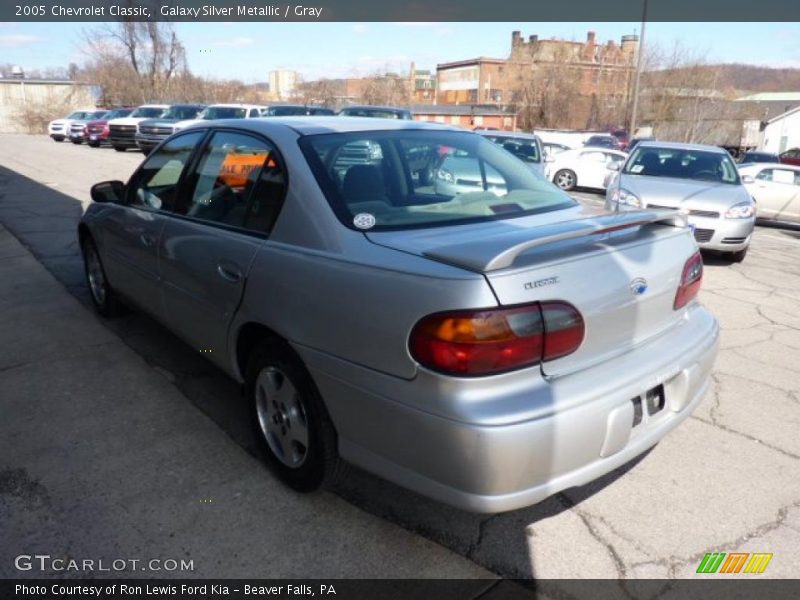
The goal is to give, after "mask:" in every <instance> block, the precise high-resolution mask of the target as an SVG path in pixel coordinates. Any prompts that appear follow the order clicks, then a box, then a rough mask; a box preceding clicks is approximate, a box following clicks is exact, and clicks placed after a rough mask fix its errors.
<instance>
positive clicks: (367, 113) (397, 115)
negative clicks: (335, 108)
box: [339, 108, 406, 119]
mask: <svg viewBox="0 0 800 600" xmlns="http://www.w3.org/2000/svg"><path fill="white" fill-rule="evenodd" d="M339 114H341V115H343V116H345V117H372V118H373V119H404V118H406V116H405V114H404V113H402V112H398V111H394V110H381V109H379V108H345V109H343V110H342V112H341V113H339Z"/></svg>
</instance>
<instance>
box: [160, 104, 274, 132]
mask: <svg viewBox="0 0 800 600" xmlns="http://www.w3.org/2000/svg"><path fill="white" fill-rule="evenodd" d="M266 109H267V107H266V106H260V105H258V104H212V105H210V106H206V107H205V108H204V109H203V111H202V112H201V113H200V114H199V115H197V118H196V119H187V120H185V121H178V122H177V123H175V126H174V130H175V131H180V130H181V129H185V128H186V127H188V126H189V125H194V124H195V123H201V122H203V121H214V120H215V119H256V118H259V117H263V116H264V113H265V111H266Z"/></svg>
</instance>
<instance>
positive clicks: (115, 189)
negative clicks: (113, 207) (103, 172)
mask: <svg viewBox="0 0 800 600" xmlns="http://www.w3.org/2000/svg"><path fill="white" fill-rule="evenodd" d="M91 195H92V201H94V202H111V203H114V204H120V203H122V199H123V198H124V196H125V184H124V183H122V182H121V181H116V180H114V181H101V182H100V183H95V184H94V185H93V186H92V191H91Z"/></svg>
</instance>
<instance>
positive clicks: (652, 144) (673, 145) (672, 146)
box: [636, 141, 728, 155]
mask: <svg viewBox="0 0 800 600" xmlns="http://www.w3.org/2000/svg"><path fill="white" fill-rule="evenodd" d="M636 145H637V146H638V147H639V148H661V149H663V150H702V151H704V152H713V153H715V154H726V155H727V154H728V151H727V150H725V148H720V147H719V146H709V145H706V144H681V143H679V142H658V141H642V142H639V143H638V144H636Z"/></svg>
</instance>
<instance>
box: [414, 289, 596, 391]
mask: <svg viewBox="0 0 800 600" xmlns="http://www.w3.org/2000/svg"><path fill="white" fill-rule="evenodd" d="M583 335H584V324H583V317H581V315H580V313H579V312H578V311H577V309H575V307H573V306H571V305H569V304H567V303H565V302H543V303H536V304H529V305H525V306H517V307H514V308H498V309H490V310H476V311H454V312H447V313H437V314H434V315H430V316H427V317H425V318H423V319H422V320H420V321H419V323H417V324H416V325H415V326H414V329H413V330H412V331H411V337H410V340H409V348H410V350H411V355H412V356H413V357H414V359H415V360H417V361H418V362H419V363H420V364H422V365H423V366H425V367H427V368H429V369H432V370H434V371H439V372H442V373H447V374H451V375H463V376H472V375H491V374H494V373H501V372H503V371H510V370H513V369H519V368H523V367H529V366H532V365H536V364H539V363H540V362H542V361H543V360H552V359H555V358H559V357H562V356H566V355H567V354H570V353H572V352H574V351H575V350H577V349H578V347H579V346H580V345H581V342H583Z"/></svg>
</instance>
